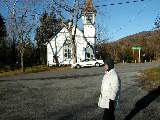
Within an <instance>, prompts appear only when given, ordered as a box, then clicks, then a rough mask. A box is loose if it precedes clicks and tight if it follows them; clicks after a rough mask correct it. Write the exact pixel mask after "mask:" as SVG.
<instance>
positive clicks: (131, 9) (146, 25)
mask: <svg viewBox="0 0 160 120" xmlns="http://www.w3.org/2000/svg"><path fill="white" fill-rule="evenodd" d="M97 1H98V0H95V1H94V2H95V3H97V4H98V5H103V4H108V6H107V7H101V8H98V9H97V11H98V14H97V23H98V24H102V25H103V27H104V29H105V31H106V34H107V35H108V37H109V39H110V40H111V41H113V40H117V39H119V38H122V37H125V36H127V35H131V34H135V33H138V32H141V31H148V30H151V29H152V28H153V27H154V20H155V19H156V17H157V15H158V14H160V0H144V1H143V2H137V3H133V2H131V3H130V4H126V3H125V2H126V1H133V0H99V2H97ZM139 1H140V0H139ZM119 2H122V3H124V4H122V5H119V4H117V5H114V6H111V5H109V4H110V3H115V4H116V3H119Z"/></svg>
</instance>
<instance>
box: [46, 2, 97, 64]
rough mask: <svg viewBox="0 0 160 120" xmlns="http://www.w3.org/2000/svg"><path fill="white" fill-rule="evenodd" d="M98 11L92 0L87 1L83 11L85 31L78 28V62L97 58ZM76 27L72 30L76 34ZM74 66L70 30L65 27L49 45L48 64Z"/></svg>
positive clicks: (76, 39)
mask: <svg viewBox="0 0 160 120" xmlns="http://www.w3.org/2000/svg"><path fill="white" fill-rule="evenodd" d="M95 18H96V9H95V7H94V6H93V2H92V0H86V3H85V6H84V8H83V11H82V21H83V30H82V31H81V30H79V29H78V28H76V34H75V45H76V56H77V62H79V61H81V60H84V59H93V58H95V54H94V51H95V44H96V27H95ZM74 31H75V26H74V27H73V28H72V35H73V34H74ZM55 56H56V57H55ZM57 60H58V62H59V64H64V65H65V64H72V63H73V57H72V44H71V38H70V33H69V30H68V29H67V28H66V27H63V28H62V29H60V30H59V32H58V33H57V34H56V35H55V36H53V37H52V38H51V39H50V40H49V42H48V43H47V64H48V65H49V66H52V65H55V64H56V63H57V62H56V61H57Z"/></svg>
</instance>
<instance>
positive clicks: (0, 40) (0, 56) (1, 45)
mask: <svg viewBox="0 0 160 120" xmlns="http://www.w3.org/2000/svg"><path fill="white" fill-rule="evenodd" d="M6 37H7V30H6V26H5V22H4V18H3V17H2V15H1V14H0V67H1V66H2V65H5V64H6V59H7V58H6V50H7V41H6Z"/></svg>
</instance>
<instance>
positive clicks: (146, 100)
mask: <svg viewBox="0 0 160 120" xmlns="http://www.w3.org/2000/svg"><path fill="white" fill-rule="evenodd" d="M159 96H160V86H159V87H158V88H156V89H154V90H152V91H150V92H149V93H148V94H147V95H146V96H144V97H143V98H142V99H140V100H139V101H137V103H136V104H135V108H134V109H132V111H131V112H130V113H129V114H128V115H127V116H126V117H125V119H124V120H131V119H132V118H133V117H134V116H135V115H136V114H137V113H138V112H140V111H141V110H143V109H144V108H146V107H147V106H148V105H149V104H150V103H151V102H153V101H154V100H155V99H156V98H157V97H159Z"/></svg>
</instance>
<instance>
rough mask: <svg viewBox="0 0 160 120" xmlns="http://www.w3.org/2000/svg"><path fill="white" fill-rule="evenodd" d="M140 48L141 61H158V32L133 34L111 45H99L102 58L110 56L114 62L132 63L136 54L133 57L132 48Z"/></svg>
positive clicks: (159, 42) (159, 38)
mask: <svg viewBox="0 0 160 120" xmlns="http://www.w3.org/2000/svg"><path fill="white" fill-rule="evenodd" d="M133 46H142V47H143V48H142V54H141V55H142V56H141V57H143V59H145V60H147V61H151V60H159V59H160V30H154V31H143V32H140V33H137V34H133V35H130V36H127V37H124V38H122V39H119V40H118V41H115V42H112V43H106V44H103V45H100V48H101V50H102V53H101V54H102V57H105V56H108V55H109V56H111V57H113V58H114V59H115V60H116V61H119V62H120V61H122V60H125V61H128V62H131V61H134V60H135V59H137V55H138V54H137V53H135V54H134V55H133V51H132V47H133Z"/></svg>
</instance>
